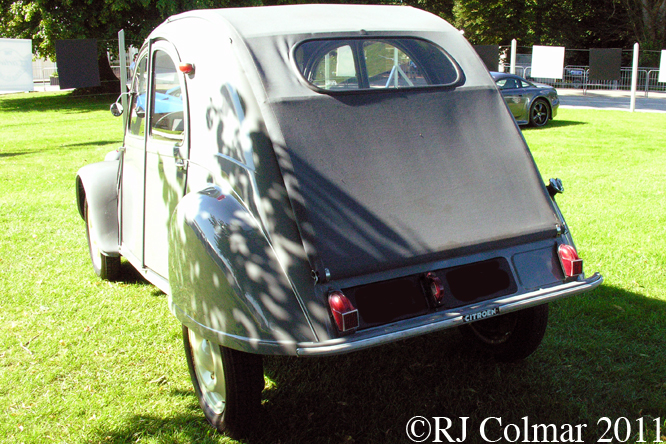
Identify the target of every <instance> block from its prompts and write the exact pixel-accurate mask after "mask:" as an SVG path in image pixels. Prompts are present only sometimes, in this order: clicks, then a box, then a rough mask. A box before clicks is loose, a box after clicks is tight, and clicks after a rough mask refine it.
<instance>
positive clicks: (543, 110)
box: [530, 99, 550, 127]
mask: <svg viewBox="0 0 666 444" xmlns="http://www.w3.org/2000/svg"><path fill="white" fill-rule="evenodd" d="M549 120H550V107H549V106H548V103H546V101H545V100H543V99H537V100H535V101H534V103H533V104H532V107H531V108H530V125H531V126H536V127H540V126H544V125H545V124H546V123H548V121H549Z"/></svg>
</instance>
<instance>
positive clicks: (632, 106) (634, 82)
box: [629, 43, 638, 113]
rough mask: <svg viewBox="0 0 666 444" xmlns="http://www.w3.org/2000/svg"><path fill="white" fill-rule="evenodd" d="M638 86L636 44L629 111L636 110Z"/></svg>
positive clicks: (636, 47)
mask: <svg viewBox="0 0 666 444" xmlns="http://www.w3.org/2000/svg"><path fill="white" fill-rule="evenodd" d="M637 85H638V43H634V63H633V65H632V67H631V104H630V105H629V111H631V112H632V113H633V112H634V111H635V110H636V87H637Z"/></svg>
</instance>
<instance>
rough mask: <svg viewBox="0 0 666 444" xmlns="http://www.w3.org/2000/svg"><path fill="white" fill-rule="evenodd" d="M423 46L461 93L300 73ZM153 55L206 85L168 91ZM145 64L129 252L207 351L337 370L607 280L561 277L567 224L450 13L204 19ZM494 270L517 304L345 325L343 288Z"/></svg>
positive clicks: (137, 100) (175, 26)
mask: <svg viewBox="0 0 666 444" xmlns="http://www.w3.org/2000/svg"><path fill="white" fill-rule="evenodd" d="M407 37H408V38H413V39H421V40H423V41H427V42H431V43H432V44H433V45H436V46H438V47H439V48H441V49H442V50H444V51H445V52H446V54H448V55H449V56H450V57H451V58H452V59H453V60H454V61H455V62H456V64H457V65H458V66H459V67H460V69H461V74H462V76H461V77H460V81H459V82H457V83H455V84H452V85H448V86H443V87H414V88H411V89H410V88H405V89H398V90H395V89H392V90H391V89H387V90H385V91H346V92H343V93H342V94H335V93H327V92H322V91H320V90H318V89H317V88H316V87H313V85H311V84H309V83H308V81H307V80H306V79H304V78H303V76H302V75H300V73H299V72H298V69H297V67H296V63H295V61H294V59H293V57H294V53H293V52H294V51H295V48H297V47H298V45H299V44H300V43H302V42H304V41H308V40H312V39H342V38H344V39H352V40H355V41H361V39H375V40H378V41H382V42H394V41H396V39H400V38H407ZM202 39H205V41H209V42H214V45H202V44H201V41H202ZM396 44H397V43H396ZM160 51H162V53H160ZM156 54H157V55H158V56H159V54H166V56H168V58H169V59H170V60H171V61H172V62H173V63H172V64H171V65H169V66H172V65H173V66H178V64H180V63H189V64H190V65H191V67H192V69H191V70H190V72H189V73H180V72H175V73H174V74H173V75H170V74H169V73H170V71H169V69H172V68H169V67H167V65H165V64H161V63H160V62H159V61H158V58H156V56H155V55H156ZM167 64H168V63H167ZM138 66H139V68H138V69H137V74H136V75H135V78H134V82H133V86H132V94H131V100H130V106H129V108H130V109H129V110H128V112H129V113H130V116H129V119H128V120H129V123H128V126H127V131H126V133H127V134H126V136H125V139H124V151H123V163H122V167H121V174H120V178H119V179H118V178H115V179H114V181H115V182H113V187H120V189H121V193H120V200H119V204H118V213H119V214H120V218H119V222H118V224H119V227H120V247H119V251H120V252H121V254H122V255H123V256H125V257H127V259H128V260H129V261H130V263H132V265H133V266H134V267H136V268H137V269H138V270H139V271H141V272H143V273H144V275H145V276H146V277H147V278H148V279H149V280H150V281H151V282H153V283H154V284H156V285H157V286H158V287H159V288H161V289H163V290H164V291H165V292H166V293H167V294H168V296H169V302H170V303H169V306H170V309H171V311H172V312H173V314H174V315H175V316H176V317H177V318H178V319H179V321H181V322H182V323H183V324H184V325H185V326H187V327H188V328H190V329H192V330H195V331H196V332H197V333H198V334H199V335H200V336H201V337H204V338H207V339H209V340H212V341H214V342H216V343H219V344H222V345H224V346H227V347H231V348H234V349H238V350H244V351H248V352H252V353H261V354H335V353H340V352H345V351H352V350H355V349H360V348H364V347H366V346H369V345H377V344H380V343H384V342H387V341H392V340H398V339H400V338H402V337H407V336H412V335H415V334H422V333H424V332H426V331H434V330H437V329H441V328H449V327H453V326H456V325H460V324H462V323H464V322H467V321H465V320H464V319H463V318H464V313H467V314H469V313H472V314H473V313H474V312H475V310H477V308H479V307H493V308H498V309H499V310H508V311H510V310H514V309H518V308H525V307H529V306H533V305H536V304H541V303H544V302H547V301H549V300H555V299H557V298H560V297H565V296H568V295H572V294H576V293H578V292H580V291H584V290H588V289H590V288H593V287H594V286H596V285H599V284H600V283H601V278H600V277H599V276H593V277H591V278H589V279H585V277H584V276H582V275H581V276H579V277H578V278H576V279H575V282H570V281H569V280H567V279H564V278H563V275H561V270H560V271H559V272H560V274H557V273H558V270H559V269H558V268H557V266H556V264H555V265H554V262H553V261H554V259H553V258H554V257H556V256H555V250H556V248H557V246H558V245H559V244H561V243H568V242H569V238H567V237H566V236H565V234H564V233H565V232H566V230H565V229H564V227H565V226H566V225H565V223H564V220H563V218H562V217H561V215H560V213H559V211H558V210H557V208H556V205H555V203H554V201H552V200H551V198H550V196H549V195H548V192H547V190H546V188H545V185H544V184H543V183H542V182H541V179H540V175H539V172H538V170H537V168H536V165H535V163H534V160H533V158H532V156H531V154H530V152H529V150H528V148H527V145H526V143H525V140H524V139H523V137H522V135H521V133H520V131H519V129H518V128H517V126H516V124H515V122H514V120H513V119H511V118H510V117H509V115H508V114H507V113H506V112H505V111H506V110H505V105H504V103H503V99H502V97H501V95H500V94H499V92H498V91H497V88H496V86H495V84H494V82H493V81H492V79H491V78H490V76H489V75H488V73H487V71H486V70H485V67H484V66H483V65H482V63H481V62H480V60H479V59H478V56H477V55H476V53H475V52H474V50H473V48H472V47H471V46H470V45H469V43H468V42H467V41H466V40H465V39H464V38H463V37H462V36H461V35H460V33H459V32H458V31H457V30H456V29H455V28H453V27H452V26H450V25H448V24H447V23H446V22H444V21H443V20H441V19H440V18H438V17H436V16H434V15H431V14H428V13H425V12H423V11H419V10H417V9H414V8H408V7H400V6H359V5H294V6H281V7H263V8H241V9H233V8H229V9H223V10H204V11H192V12H188V13H184V14H180V15H177V16H174V17H171V18H169V19H168V20H167V21H166V22H165V23H163V24H162V25H160V26H159V27H158V28H156V29H155V30H154V31H153V33H151V35H150V36H149V37H148V39H147V41H146V43H145V44H144V46H143V47H142V49H141V50H140V53H139V64H138ZM160 66H161V68H160V69H156V67H160ZM395 66H397V65H395ZM176 80H177V82H176ZM151 85H152V86H151ZM149 86H150V88H152V89H149ZM160 88H162V89H160ZM179 99H180V101H181V102H182V107H181V106H180V105H178V100H179ZM166 102H168V106H167V105H166V104H165V103H166ZM174 103H175V104H174ZM405 110H408V112H405ZM142 115H143V117H142ZM156 116H158V117H159V119H162V118H165V117H168V119H167V120H166V124H165V125H162V124H160V123H158V122H160V120H159V119H158V118H155V117H156ZM181 118H182V121H180V120H179V119H181ZM162 122H164V121H162ZM181 124H182V127H181ZM165 134H167V136H166V139H167V140H165ZM176 136H178V139H177V140H176V139H169V137H176ZM160 137H161V139H160ZM100 180H101V179H100ZM105 180H107V179H105ZM109 187H110V186H109ZM498 258H499V259H498ZM165 259H166V260H165ZM487 260H501V261H502V263H503V264H506V265H503V266H504V267H505V271H504V272H505V274H507V275H510V276H511V278H510V279H511V280H512V281H513V282H515V290H513V288H514V287H511V288H512V290H511V292H512V293H511V294H510V295H502V296H498V295H497V294H495V293H493V292H492V291H491V292H486V293H484V294H483V295H481V296H480V297H476V298H474V299H472V300H469V301H466V302H465V301H463V302H460V301H459V302H455V301H450V302H451V304H449V305H446V306H439V307H434V306H427V307H426V306H424V307H425V308H424V309H423V310H422V311H421V312H419V314H417V315H414V316H411V315H410V316H402V315H399V316H396V317H394V318H392V319H390V320H388V321H387V322H383V323H381V325H374V324H372V323H371V322H368V323H366V324H365V325H366V327H361V328H360V329H359V331H357V332H356V333H353V334H341V333H340V332H338V329H337V328H336V325H335V323H334V321H333V317H332V314H331V309H330V307H329V305H328V295H329V293H330V292H331V291H338V290H341V289H356V288H361V287H364V286H373V285H377V284H378V283H384V282H390V281H392V280H396V279H398V280H400V279H407V280H412V281H414V282H418V281H419V280H420V279H421V278H422V277H423V276H424V275H425V274H427V273H429V272H435V273H442V276H444V275H445V274H446V273H447V272H448V271H450V270H451V269H452V268H455V267H467V266H473V264H476V263H478V262H483V261H487ZM535 286H536V287H540V288H534V287H535ZM359 294H360V293H359ZM424 297H425V296H424ZM359 298H360V296H359ZM454 302H455V303H454ZM456 304H457V306H454V305H456ZM371 324H372V326H370V325H371Z"/></svg>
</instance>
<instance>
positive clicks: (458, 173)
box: [189, 5, 559, 278]
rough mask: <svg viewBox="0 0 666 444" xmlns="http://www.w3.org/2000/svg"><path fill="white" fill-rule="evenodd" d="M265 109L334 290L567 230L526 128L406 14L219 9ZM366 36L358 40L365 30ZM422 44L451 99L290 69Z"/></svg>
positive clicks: (480, 71)
mask: <svg viewBox="0 0 666 444" xmlns="http://www.w3.org/2000/svg"><path fill="white" fill-rule="evenodd" d="M189 14H197V15H198V14H203V15H211V14H213V15H216V16H217V18H218V19H220V20H222V21H223V22H224V23H225V24H226V25H228V26H229V27H230V28H231V29H233V32H235V33H237V34H236V36H235V38H240V39H242V42H239V43H241V44H239V46H238V47H239V50H238V56H239V60H240V62H241V64H242V65H243V66H244V68H245V70H246V72H247V73H248V76H249V77H250V82H251V83H252V84H253V90H254V91H255V94H256V96H257V98H258V100H259V102H260V105H261V106H262V107H263V114H264V117H265V118H266V126H267V129H268V132H269V135H270V137H271V140H272V141H273V145H274V148H275V151H276V155H277V156H278V161H279V164H280V167H281V169H282V174H283V177H284V181H285V185H286V187H287V191H288V193H289V196H290V199H291V202H292V205H293V208H294V212H295V214H296V218H297V223H298V225H299V229H300V231H301V236H302V238H303V242H304V246H305V249H306V252H307V254H308V258H309V260H310V263H311V265H312V267H313V268H314V269H317V270H320V271H323V268H328V269H329V270H330V272H331V274H332V277H333V278H344V277H350V276H355V275H359V274H362V273H368V272H376V271H381V270H385V269H387V268H390V267H396V266H400V265H407V264H412V263H417V262H420V261H426V260H432V259H435V258H440V257H443V256H449V255H456V254H465V253H469V252H472V251H478V250H480V249H484V248H490V247H498V246H508V245H512V244H515V243H516V242H517V241H518V240H525V239H538V238H546V237H552V236H554V235H555V233H556V225H557V223H558V222H559V221H558V219H557V216H556V215H555V213H554V210H553V206H552V203H551V202H550V199H549V197H548V196H547V193H546V191H545V188H544V186H543V183H542V182H541V179H540V176H539V173H538V171H537V169H536V166H535V165H534V162H533V159H532V156H531V154H530V153H529V150H528V149H527V146H526V144H525V141H524V139H523V138H522V136H521V134H520V131H519V129H518V128H517V127H516V125H515V123H514V121H513V119H512V117H511V115H510V114H509V113H508V111H507V109H506V106H505V104H504V102H503V99H502V97H501V95H500V94H499V93H498V91H497V90H496V88H495V86H494V83H493V82H492V80H491V79H490V76H489V75H488V73H487V71H486V70H485V67H484V66H483V64H482V62H481V61H480V59H479V58H478V56H476V54H475V52H474V50H473V49H472V48H471V46H470V45H469V44H468V43H467V42H466V41H465V40H464V38H462V36H461V35H460V34H459V33H458V32H457V31H456V30H455V29H454V28H453V27H451V26H450V25H448V24H447V23H446V22H445V21H443V20H441V19H439V18H438V17H436V16H434V15H431V14H429V13H426V12H423V11H420V10H417V9H413V8H408V7H400V6H358V5H296V6H284V7H268V8H247V9H223V10H215V11H207V12H193V13H189ZM361 30H362V31H361ZM349 35H353V36H359V37H360V36H370V37H372V36H394V35H395V36H405V35H410V36H416V37H419V38H424V39H427V40H430V41H433V42H434V43H436V44H438V45H439V46H441V47H442V48H444V49H445V50H446V51H447V52H448V53H449V54H450V55H451V56H452V57H453V58H454V59H455V60H456V61H457V62H458V64H459V65H460V66H461V68H462V70H463V72H464V74H465V79H466V80H465V84H464V85H463V86H459V87H457V88H455V89H446V88H439V89H437V88H432V89H423V90H406V89H400V90H391V91H385V92H381V93H372V92H358V93H354V94H345V95H335V94H326V93H321V92H317V91H315V90H313V89H312V88H310V87H308V86H307V85H306V82H305V81H304V80H303V79H302V78H300V77H299V74H298V72H297V71H296V69H295V68H294V65H293V63H292V62H291V60H290V57H291V51H292V48H293V47H294V45H296V44H297V43H298V42H300V41H303V40H306V39H309V38H313V37H318V38H321V37H322V36H328V37H335V36H349Z"/></svg>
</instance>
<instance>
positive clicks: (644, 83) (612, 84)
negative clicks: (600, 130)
mask: <svg viewBox="0 0 666 444" xmlns="http://www.w3.org/2000/svg"><path fill="white" fill-rule="evenodd" d="M519 48H520V50H521V51H520V52H521V53H519V54H516V74H518V75H520V76H522V77H525V78H526V79H530V80H534V81H536V82H539V83H545V84H548V85H552V86H554V87H556V88H573V89H582V90H585V91H586V90H606V91H631V67H630V66H627V65H631V59H632V54H633V51H631V50H623V51H622V64H623V65H625V66H623V67H622V68H621V70H620V79H619V80H613V81H592V80H590V67H589V65H584V63H585V62H586V61H587V60H588V59H589V53H590V50H589V49H569V48H567V49H566V50H565V58H564V62H565V64H566V66H565V67H564V69H563V72H562V79H561V80H560V79H557V80H556V79H543V78H533V77H532V76H531V70H532V68H531V67H530V65H531V60H532V54H531V48H528V47H519ZM509 50H510V47H504V46H502V47H500V54H504V56H503V59H502V60H503V61H504V62H507V61H508V60H506V59H507V58H508V51H509ZM528 51H530V53H528ZM639 54H640V60H639V63H642V64H644V66H643V67H640V68H639V69H638V79H637V80H638V81H637V87H636V88H637V91H638V92H644V93H645V96H646V97H647V95H648V93H649V92H666V83H665V82H658V79H659V69H658V68H653V67H648V66H650V65H652V66H654V65H653V64H655V63H656V64H657V65H658V64H659V56H661V53H660V52H659V51H648V50H646V51H640V53H639ZM639 66H640V65H639ZM499 68H500V69H502V68H504V71H505V72H508V71H509V64H508V63H500V66H499Z"/></svg>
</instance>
